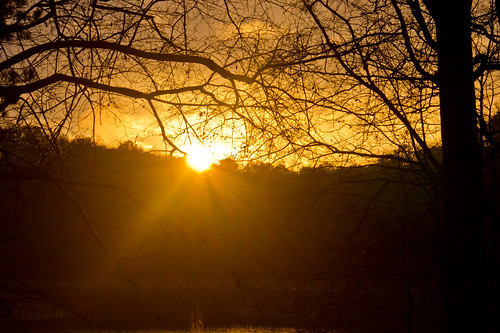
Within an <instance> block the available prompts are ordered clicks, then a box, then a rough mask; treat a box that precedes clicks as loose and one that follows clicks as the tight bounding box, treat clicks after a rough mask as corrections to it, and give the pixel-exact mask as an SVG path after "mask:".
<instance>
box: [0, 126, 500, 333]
mask: <svg viewBox="0 0 500 333" xmlns="http://www.w3.org/2000/svg"><path fill="white" fill-rule="evenodd" d="M0 135H1V140H0V144H1V147H0V151H1V152H2V155H1V159H0V169H1V170H0V175H1V179H0V181H1V186H0V189H1V190H0V196H1V197H0V207H1V208H0V209H1V213H2V223H1V224H0V228H1V232H0V233H1V239H0V255H1V263H2V264H1V266H2V267H1V275H0V287H1V290H2V291H1V294H0V311H1V312H0V315H1V317H2V322H0V325H4V327H8V328H9V329H11V330H14V329H20V330H21V329H23V328H26V327H28V328H33V327H32V326H29V325H33V323H36V324H35V325H36V327H47V328H48V329H49V330H51V329H53V328H55V327H58V328H60V327H68V326H70V327H73V326H77V327H80V326H81V325H84V326H86V325H89V326H95V327H113V328H123V327H127V328H131V327H132V328H133V327H137V328H165V327H167V328H172V327H189V325H190V323H191V316H192V315H193V313H195V312H199V314H200V315H201V316H202V318H203V322H204V324H205V325H206V326H232V325H260V326H293V327H298V328H307V329H337V328H338V329H344V330H347V331H355V332H363V331H368V332H378V331H381V332H382V331H389V330H394V331H409V330H412V329H424V328H425V326H422V325H429V327H428V330H429V331H436V332H437V331H440V330H441V329H442V327H443V326H442V325H443V321H442V320H443V319H442V316H443V313H442V311H443V309H442V299H441V295H440V285H439V283H440V282H439V281H440V277H439V262H438V255H437V253H438V250H439V249H438V248H437V244H436V239H438V237H436V234H439V232H440V230H439V229H440V226H439V225H436V223H435V221H436V216H435V214H439V211H437V210H436V209H435V208H434V202H435V197H434V196H435V195H437V194H436V193H434V191H435V187H434V186H433V184H431V183H423V182H422V180H421V179H420V178H419V177H418V173H417V172H415V170H412V169H411V168H410V166H408V165H404V164H396V162H394V161H385V160H380V161H379V162H378V163H377V164H376V165H367V166H358V167H349V168H333V167H329V166H327V165H325V166H322V167H319V168H314V169H313V168H303V169H302V170H300V171H298V172H292V171H288V170H286V169H285V168H283V167H273V166H271V165H268V164H262V163H249V164H247V165H246V166H241V165H240V166H238V164H237V163H236V162H235V161H233V160H230V159H226V160H223V161H221V162H220V164H219V165H214V166H213V167H212V169H211V170H209V171H207V172H205V173H196V172H194V171H192V170H190V169H189V168H188V167H187V166H186V164H185V161H184V159H182V158H176V157H165V156H160V155H158V154H154V153H148V152H145V151H143V150H141V149H140V148H138V147H137V146H136V145H135V144H134V143H133V142H130V141H128V142H125V143H122V144H121V145H120V146H119V147H118V148H107V147H105V146H101V145H98V144H96V143H95V142H93V141H92V140H91V139H88V138H80V139H72V140H70V139H61V140H60V141H59V142H57V145H56V144H55V143H54V142H50V141H49V140H46V139H44V138H43V136H42V132H41V131H38V130H37V129H36V128H22V129H3V130H2V131H1V132H0ZM490 174H493V173H491V172H490ZM422 179H424V178H422ZM490 250H491V249H490ZM495 251H496V250H495ZM491 255H492V256H495V253H492V254H491ZM493 262H495V261H493ZM494 271H495V269H493V268H492V272H494ZM491 287H492V288H496V287H497V286H496V285H492V286H491ZM196 309H198V310H196ZM425 329H427V328H425Z"/></svg>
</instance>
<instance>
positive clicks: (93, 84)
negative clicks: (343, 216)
mask: <svg viewBox="0 0 500 333" xmlns="http://www.w3.org/2000/svg"><path fill="white" fill-rule="evenodd" d="M499 19H500V1H499V0H473V1H469V0H456V1H452V0H446V1H445V0H336V1H330V0H204V1H201V0H169V1H163V0H140V1H135V0H85V1H82V0H57V1H56V0H6V1H1V2H0V166H1V167H2V168H4V169H2V170H3V171H2V173H1V175H2V177H3V178H2V179H6V182H7V183H8V182H10V181H11V180H16V181H17V180H19V179H23V180H28V181H30V180H34V179H35V180H44V181H47V182H49V183H51V184H55V185H54V186H55V188H57V190H58V191H60V192H61V193H64V194H65V195H66V197H68V198H73V197H72V196H71V194H69V192H71V190H72V189H71V188H70V185H75V184H74V178H72V177H73V175H72V174H71V172H70V168H67V167H66V166H67V165H66V164H65V163H66V162H65V154H69V155H71V154H70V153H71V149H70V147H71V145H72V143H71V142H73V144H75V145H76V146H78V144H79V143H82V142H83V143H89V142H90V143H92V144H91V145H90V146H92V147H93V149H94V151H95V152H96V153H95V156H97V151H98V150H99V149H101V148H102V147H99V145H96V144H95V143H98V144H106V145H108V146H110V147H119V146H120V144H122V148H123V147H126V148H127V147H128V148H130V147H132V148H134V149H135V147H136V146H138V147H140V148H142V149H144V151H150V152H151V155H153V154H154V153H157V154H160V155H162V156H169V157H170V161H174V160H177V159H176V158H172V157H185V156H187V155H189V159H190V160H191V161H192V165H194V164H198V165H199V166H198V167H196V168H197V169H198V170H200V171H201V170H202V169H205V168H206V167H208V166H209V165H210V163H217V162H218V161H219V160H222V159H226V158H227V159H226V162H229V164H230V165H231V166H232V167H235V165H234V163H233V161H237V162H238V163H240V166H241V168H242V169H243V168H244V166H250V167H255V166H256V165H261V166H262V165H267V166H269V167H270V168H271V167H276V166H284V167H286V168H289V169H290V170H293V171H298V170H302V171H308V170H310V169H316V168H319V167H322V166H325V165H326V166H328V167H329V168H330V169H331V170H330V171H332V172H339V173H338V174H339V175H340V174H341V172H342V171H344V170H343V168H344V167H346V169H348V170H349V172H351V171H353V170H354V168H350V167H351V166H364V167H366V169H365V170H377V171H376V172H374V174H376V173H378V172H379V171H380V169H379V167H383V168H385V169H386V170H390V171H391V172H392V171H397V173H398V177H400V178H398V179H399V180H398V182H399V183H398V184H400V185H401V186H402V187H404V188H405V190H406V187H405V186H409V187H412V190H415V189H418V191H422V192H423V193H425V196H426V199H428V201H426V204H428V207H426V209H427V210H426V213H425V214H424V215H425V216H426V218H427V217H428V216H430V215H432V217H433V219H434V223H435V229H433V231H432V232H435V234H433V236H432V237H434V238H433V241H434V242H435V244H437V245H436V248H437V249H438V250H436V252H438V253H437V254H435V256H436V257H437V258H438V259H439V262H440V265H441V266H440V270H441V271H440V274H441V275H440V278H441V280H442V281H441V282H442V283H441V286H442V289H441V292H442V295H443V302H444V303H445V308H446V311H447V312H446V313H447V317H448V319H450V318H452V319H453V320H449V321H448V324H449V329H450V332H455V331H460V330H465V331H474V329H475V328H476V325H477V323H485V324H484V327H485V328H488V327H489V320H488V318H487V313H488V310H489V309H491V304H496V306H497V307H498V297H497V296H494V297H497V298H495V299H496V302H497V303H494V302H493V301H494V300H492V296H490V295H489V294H488V288H487V287H488V286H490V285H491V284H494V285H496V284H497V282H494V281H495V278H494V277H495V276H498V269H497V268H496V267H497V266H496V265H498V262H497V261H498V258H497V257H496V256H495V255H492V254H491V253H496V252H495V251H498V250H497V248H498V247H496V246H497V242H498V230H500V228H498V225H500V223H499V222H498V221H499V220H500V218H499V216H500V214H499V213H498V203H497V201H498V199H497V194H496V189H497V186H496V183H495V182H496V179H498V177H496V172H497V168H498V167H497V166H496V161H497V159H498V158H497V154H498V147H499V144H498V135H497V133H496V132H498V130H499V128H500V127H499V124H498V119H499V116H498V111H499V109H500V101H499V100H498V97H497V95H498V90H499V89H500V86H499V85H500V80H499V78H498V73H499V72H498V71H499V69H500V49H499V48H500V24H499ZM89 138H90V139H89ZM23 140H24V141H26V142H23ZM71 140H74V141H71ZM79 140H80V141H79ZM86 140H87V141H86ZM88 140H90V141H88ZM124 142H125V144H124V145H123V143H124ZM21 143H22V144H21ZM25 146H29V147H35V148H36V149H35V150H36V152H35V153H34V154H31V153H32V152H30V154H31V155H29V158H26V159H25V157H26V156H25V152H20V151H19V149H18V148H19V147H25ZM83 146H84V147H87V146H85V145H83ZM68 147H69V148H68ZM64 149H69V150H67V151H65V150H64ZM85 149H86V148H85ZM134 149H132V151H134V152H135V150H134ZM101 150H102V151H105V149H104V148H102V149H101ZM125 150H126V149H125ZM111 151H113V150H112V149H111ZM108 153H109V152H108ZM113 154H114V153H113V152H111V155H107V156H114V155H113ZM144 155H148V154H144ZM154 158H160V157H159V156H154ZM166 160H167V159H166ZM47 161H49V162H47ZM259 163H260V164H259ZM78 169H79V168H75V170H78ZM233 169H234V168H233ZM359 169H360V170H361V169H363V168H359ZM54 170H59V171H60V172H59V174H58V175H57V177H55V178H54V175H53V174H52V173H51V172H53V171H54ZM280 170H281V169H280ZM21 171H22V172H21ZM233 171H235V170H233ZM166 173H167V172H166ZM214 174H217V171H214ZM277 174H279V172H278V173H277ZM335 174H336V175H337V173H335ZM360 174H363V173H362V172H361V173H360ZM360 174H356V172H353V174H352V175H353V178H355V177H357V176H359V175H360ZM48 175H50V176H48ZM296 175H300V173H298V174H296ZM170 176H172V174H170ZM240 176H241V175H240ZM407 176H408V177H409V178H406V177H407ZM172 177H173V176H172ZM200 177H201V176H200ZM207 177H208V176H207ZM375 177H378V176H375ZM409 179H410V180H409ZM358 181H359V182H360V183H368V182H367V181H366V179H363V180H353V182H358ZM390 182H391V181H388V182H387V183H385V184H384V185H380V188H381V190H380V191H381V192H383V191H382V188H383V187H384V186H386V185H387V184H388V183H390ZM16 184H17V183H16ZM56 185H57V186H56ZM79 185H81V184H79ZM16 186H17V185H16ZM67 187H68V188H70V189H71V190H68V188H67ZM327 187H328V186H327ZM485 189H488V193H486V192H487V191H485ZM316 190H318V191H319V189H316ZM410 192H411V191H410ZM410 192H408V193H410ZM58 193H59V192H58ZM370 193H374V194H373V197H372V198H370V200H368V202H369V203H368V205H370V204H371V202H372V199H373V202H375V201H376V200H375V199H376V197H377V193H379V192H378V190H374V191H373V192H370ZM414 193H416V192H414ZM318 195H320V194H318ZM7 197H9V196H7ZM14 197H15V196H14ZM73 199H74V198H73ZM76 201H77V200H76V199H74V202H76ZM16 205H17V202H16V203H14V209H17V206H16ZM75 206H77V208H78V207H80V206H78V205H75ZM409 206H410V205H409ZM332 207H333V204H332ZM82 209H83V208H82ZM82 216H83V220H85V221H87V217H85V214H82ZM16 222H17V221H16ZM87 222H88V221H87ZM359 223H360V226H361V225H362V223H363V218H361V219H360V222H359ZM88 225H90V222H89V223H88ZM402 225H403V226H404V224H402ZM360 228H361V227H360ZM88 229H89V230H92V228H91V227H89V228H88ZM428 230H430V228H428ZM426 231H427V230H426ZM95 238H96V239H98V237H95ZM485 240H488V241H485ZM403 243H404V242H403ZM101 248H102V249H104V252H106V251H107V250H106V246H104V245H103V246H101ZM403 252H404V251H403ZM106 253H107V254H108V255H110V254H111V252H110V251H108V252H106ZM404 253H405V252H404ZM497 256H498V254H497ZM110 257H111V258H113V256H112V255H110ZM115 259H116V258H115ZM115 262H118V261H117V260H115ZM118 266H119V265H118ZM492 267H493V268H492ZM489 270H490V271H489ZM493 271H494V272H493ZM494 273H495V274H497V275H494ZM492 277H493V278H492ZM492 281H493V282H492ZM464 290H465V291H467V292H466V293H465V294H464V293H462V291H464ZM494 297H493V298H494ZM497 327H498V325H497ZM479 331H481V330H480V329H479ZM484 331H486V329H485V330H484Z"/></svg>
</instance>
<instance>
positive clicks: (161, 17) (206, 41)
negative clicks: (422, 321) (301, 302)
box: [2, 1, 497, 168]
mask: <svg viewBox="0 0 500 333" xmlns="http://www.w3.org/2000/svg"><path fill="white" fill-rule="evenodd" d="M30 3H31V2H27V3H26V5H25V9H26V10H27V12H26V15H25V16H22V15H21V16H19V18H18V19H19V21H16V19H17V18H16V16H15V15H17V14H13V16H12V17H11V18H9V19H7V20H6V23H7V24H12V23H19V24H25V25H26V24H29V23H30V22H33V21H35V18H36V17H41V18H43V17H44V16H46V15H50V13H51V10H52V9H51V7H50V6H49V5H48V4H47V5H44V2H40V3H39V4H37V2H33V4H34V6H33V7H32V8H30V7H29V6H28V4H30ZM487 5H488V2H487V1H486V2H485V1H480V2H477V3H476V4H475V6H474V13H475V15H476V16H477V17H478V20H483V21H484V20H489V21H490V23H489V25H488V24H487V25H486V26H485V27H484V29H485V30H479V29H478V31H477V35H476V37H475V39H474V47H475V52H476V55H477V57H478V58H477V59H478V61H479V60H480V59H481V56H482V55H484V54H486V55H488V54H493V53H492V52H494V48H495V47H496V44H494V43H492V42H491V40H490V39H489V38H488V37H487V36H491V34H494V33H495V32H496V30H495V29H497V27H496V25H495V24H494V22H493V21H494V20H491V19H488V17H487V16H485V15H486V14H487V11H488V10H489V7H488V6H487ZM374 6H375V7H374ZM377 6H378V8H376V7H377ZM22 8H24V7H22ZM308 8H309V9H306V7H305V3H302V2H300V1H296V2H294V1H292V2H291V1H283V2H280V1H227V2H225V1H167V2H165V1H147V2H122V1H106V2H99V1H98V2H89V3H87V2H84V3H73V2H72V1H63V2H61V3H60V4H58V5H57V6H56V11H57V19H50V20H44V21H43V23H41V24H36V25H35V26H34V27H33V28H31V29H26V30H24V31H23V33H24V34H26V37H25V38H15V37H13V36H12V35H10V36H8V37H7V36H4V39H7V40H5V41H4V42H3V43H2V50H3V58H4V59H9V60H8V61H4V63H3V65H2V69H4V71H3V72H2V73H3V78H4V80H5V79H14V82H17V83H22V82H23V80H24V82H30V81H32V82H41V81H43V80H50V81H51V82H50V83H51V84H49V85H47V84H43V85H44V87H37V88H34V86H33V84H32V85H31V86H29V85H28V86H26V93H27V94H23V95H22V98H21V99H20V100H19V101H18V102H17V104H14V105H11V106H8V107H7V106H6V105H4V107H5V110H4V112H5V114H6V117H4V118H3V122H10V123H13V122H18V123H30V124H36V125H37V126H42V127H44V128H46V129H47V130H48V129H49V128H51V129H55V131H53V133H54V134H55V135H65V136H68V137H78V136H89V135H91V136H93V137H95V139H96V141H98V142H101V143H106V144H108V145H117V144H118V142H120V141H125V140H132V141H134V142H136V143H137V144H138V145H139V146H141V147H144V148H145V149H154V150H167V151H176V154H180V155H182V153H183V152H188V151H189V150H192V148H191V147H192V146H194V147H195V150H196V149H199V148H198V147H199V146H204V147H205V148H206V149H207V150H209V154H212V155H214V157H215V158H216V159H220V158H223V157H232V158H235V159H237V160H242V161H248V160H254V159H257V160H261V161H265V162H275V163H281V164H285V165H288V166H291V167H293V166H295V167H299V168H300V167H301V166H314V165H318V164H319V163H329V164H333V165H350V164H352V163H366V162H368V163H370V162H374V161H376V159H378V158H379V157H382V156H384V155H386V154H387V155H392V156H395V157H396V158H400V159H406V160H409V161H414V160H419V159H420V157H419V154H421V152H422V151H424V150H426V149H430V148H433V147H436V146H439V142H440V137H439V128H438V125H439V116H438V107H437V105H438V98H437V87H436V80H435V72H436V65H437V63H436V61H437V60H436V54H435V50H434V49H433V45H432V43H431V42H430V40H429V38H430V37H432V35H433V34H434V31H432V30H430V31H426V30H423V29H422V27H421V26H420V25H421V24H422V22H419V21H418V20H417V19H416V18H415V17H414V16H412V15H411V11H412V10H413V9H412V8H411V6H407V5H405V4H398V5H397V6H394V5H392V4H390V3H387V4H385V3H383V2H380V3H378V4H375V3H372V2H370V1H366V2H365V1H355V2H349V1H336V2H331V3H322V2H315V3H312V2H311V7H308ZM419 11H420V16H418V17H417V18H418V19H421V20H423V21H424V22H429V21H430V20H431V18H430V16H429V15H428V14H426V11H425V8H424V7H422V8H420V9H419ZM38 19H40V18H38ZM401 20H404V21H401ZM35 22H36V21H35ZM401 22H404V24H405V27H404V28H402V27H401ZM431 29H432V28H431ZM480 34H481V35H480ZM28 35H29V37H28ZM407 40H411V43H412V46H411V50H412V51H411V53H410V54H409V53H408V52H409V51H408V49H407ZM68 43H69V44H68ZM21 50H24V52H21ZM32 50H34V52H32ZM15 55H17V56H16V57H14V56H15ZM478 66H479V63H478ZM5 69H7V70H5ZM54 75H57V76H59V77H55V76H54ZM27 76H29V80H28V81H26V79H27ZM35 78H36V79H37V80H35V81H33V80H34V79H35ZM477 82H478V83H477V88H478V91H481V96H480V100H478V104H480V105H481V107H482V110H481V111H482V114H483V115H484V117H485V120H486V122H487V121H488V119H489V117H490V116H491V115H492V114H494V113H495V112H496V108H497V105H496V101H495V100H494V97H493V95H494V92H495V89H497V81H496V80H495V77H494V76H493V75H492V74H490V73H488V72H483V73H481V76H480V80H478V81H477ZM39 88H40V89H39ZM23 103H24V106H23V105H21V104H23ZM28 105H29V107H28ZM20 108H21V110H22V111H21V112H19V110H20ZM40 111H43V114H44V116H43V117H40ZM159 124H161V126H158V125H159ZM162 127H163V129H164V135H165V137H164V138H163V137H162ZM373 157H374V158H375V160H374V159H373ZM425 158H428V157H425ZM420 160H421V159H420Z"/></svg>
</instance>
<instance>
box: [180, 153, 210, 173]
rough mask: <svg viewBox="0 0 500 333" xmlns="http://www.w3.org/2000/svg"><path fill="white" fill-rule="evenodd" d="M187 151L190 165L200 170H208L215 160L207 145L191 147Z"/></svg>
mask: <svg viewBox="0 0 500 333" xmlns="http://www.w3.org/2000/svg"><path fill="white" fill-rule="evenodd" d="M186 152H187V154H188V158H187V163H188V165H189V166H190V167H191V168H193V169H194V170H196V171H198V172H202V171H205V170H208V169H209V168H210V166H211V165H212V164H213V163H214V162H215V161H214V158H213V156H212V154H211V153H210V151H209V150H208V149H207V148H205V147H190V148H189V149H187V151H186Z"/></svg>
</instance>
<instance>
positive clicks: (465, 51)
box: [429, 0, 490, 332]
mask: <svg viewBox="0 0 500 333" xmlns="http://www.w3.org/2000/svg"><path fill="white" fill-rule="evenodd" d="M429 7H430V8H429V9H430V10H431V13H432V15H433V17H434V20H435V23H436V34H437V45H438V78H439V87H440V106H441V131H442V134H441V135H442V147H443V166H442V195H443V210H444V214H443V216H444V221H443V228H444V229H443V230H444V233H443V236H444V239H443V242H444V243H443V247H442V249H443V251H442V263H443V267H442V268H443V270H442V287H443V297H444V301H445V306H446V311H447V320H448V331H449V332H489V331H490V329H489V320H488V317H489V316H488V297H487V274H486V266H485V248H484V226H483V211H482V209H481V203H482V201H481V198H482V176H481V165H480V158H479V149H478V148H479V147H478V132H477V122H476V110H475V92H474V82H473V76H472V70H473V69H472V45H471V28H470V22H471V1H470V0H456V1H455V0H451V1H450V0H438V1H435V0H434V1H432V2H431V6H429Z"/></svg>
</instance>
